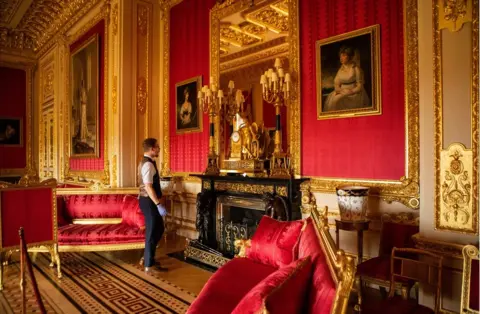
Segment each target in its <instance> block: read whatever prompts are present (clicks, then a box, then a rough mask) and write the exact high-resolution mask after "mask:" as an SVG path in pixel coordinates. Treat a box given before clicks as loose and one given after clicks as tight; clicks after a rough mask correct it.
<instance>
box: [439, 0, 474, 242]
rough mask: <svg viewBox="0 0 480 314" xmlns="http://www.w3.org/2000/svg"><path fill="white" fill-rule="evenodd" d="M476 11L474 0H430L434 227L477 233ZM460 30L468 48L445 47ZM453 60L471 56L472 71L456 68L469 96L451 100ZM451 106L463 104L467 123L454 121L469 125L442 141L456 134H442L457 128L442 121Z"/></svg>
mask: <svg viewBox="0 0 480 314" xmlns="http://www.w3.org/2000/svg"><path fill="white" fill-rule="evenodd" d="M478 11H479V1H478V0H458V1H443V0H435V1H433V30H434V32H433V36H434V38H433V39H434V40H433V43H434V46H433V53H434V119H435V143H434V144H435V165H434V166H435V206H434V208H435V209H434V210H435V228H436V229H437V230H445V231H453V232H461V233H471V234H478V201H479V199H478V193H479V192H478V166H479V165H478V163H479V159H478V153H479V151H478V148H479V147H478V134H479V133H478V124H479V121H478V119H479V117H478V109H479V108H478V88H479V78H478V61H479V59H478V57H479V47H478V35H479V33H478V18H479V16H478V15H479V14H478ZM467 25H468V26H467ZM465 31H469V32H470V34H469V36H468V37H467V38H468V40H470V42H468V43H465V45H466V47H472V48H473V49H472V51H471V52H470V49H467V50H468V51H465V49H458V48H459V47H448V46H451V45H448V46H447V45H446V43H447V42H450V41H451V40H452V37H453V36H465ZM461 32H463V33H461ZM452 33H453V34H452ZM446 39H448V40H449V41H447V40H446ZM463 41H464V40H463ZM463 41H461V42H460V44H462V42H463ZM460 48H461V47H460ZM449 49H450V50H449ZM458 58H469V59H470V60H471V61H470V62H469V64H471V66H472V69H471V71H461V73H460V74H461V75H460V74H459V75H460V76H459V77H458V78H457V79H456V81H460V82H462V84H463V83H465V84H468V85H470V89H469V91H470V95H469V96H470V97H463V98H460V99H459V98H456V99H457V101H454V102H453V101H452V100H451V98H448V97H445V95H447V93H451V92H453V91H457V89H456V88H455V85H453V83H452V81H451V80H448V79H447V78H446V77H445V73H444V71H443V68H444V66H445V65H446V64H449V63H451V62H453V63H455V62H456V59H458ZM455 108H461V110H464V109H466V108H468V111H469V112H470V114H469V115H470V118H469V119H468V120H467V121H463V120H465V119H462V121H456V123H457V124H458V123H461V124H463V125H464V124H468V127H469V129H470V135H471V136H470V137H466V138H470V142H469V143H466V142H465V143H458V142H453V143H449V142H447V141H446V140H449V139H452V138H455V137H452V136H450V134H449V133H447V132H458V130H456V129H455V128H446V127H445V126H446V125H447V124H446V123H445V121H446V119H450V118H451V117H450V116H447V114H448V113H449V112H451V111H452V110H455ZM459 110H460V109H459ZM451 115H453V114H451ZM462 116H465V115H462Z"/></svg>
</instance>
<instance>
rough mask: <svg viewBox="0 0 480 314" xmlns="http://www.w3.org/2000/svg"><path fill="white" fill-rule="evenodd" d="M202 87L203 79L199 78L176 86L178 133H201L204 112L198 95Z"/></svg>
mask: <svg viewBox="0 0 480 314" xmlns="http://www.w3.org/2000/svg"><path fill="white" fill-rule="evenodd" d="M201 87H202V77H201V76H197V77H194V78H191V79H188V80H185V81H182V82H179V83H177V84H175V103H176V111H175V116H176V119H175V121H176V131H177V132H176V133H177V134H181V133H191V132H201V131H202V130H203V129H202V120H203V119H202V110H201V108H200V107H199V103H198V98H197V93H198V91H199V90H200V89H201Z"/></svg>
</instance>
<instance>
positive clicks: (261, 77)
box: [260, 74, 267, 85]
mask: <svg viewBox="0 0 480 314" xmlns="http://www.w3.org/2000/svg"><path fill="white" fill-rule="evenodd" d="M266 82H267V79H266V78H265V75H263V74H262V76H260V84H262V85H263V84H265V83H266Z"/></svg>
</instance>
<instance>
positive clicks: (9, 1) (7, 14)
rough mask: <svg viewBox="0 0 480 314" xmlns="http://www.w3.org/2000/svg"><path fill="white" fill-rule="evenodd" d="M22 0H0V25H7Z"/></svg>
mask: <svg viewBox="0 0 480 314" xmlns="http://www.w3.org/2000/svg"><path fill="white" fill-rule="evenodd" d="M21 3H22V0H0V25H9V24H10V23H11V22H12V19H13V17H14V16H15V13H17V10H18V8H19V7H20V4H21Z"/></svg>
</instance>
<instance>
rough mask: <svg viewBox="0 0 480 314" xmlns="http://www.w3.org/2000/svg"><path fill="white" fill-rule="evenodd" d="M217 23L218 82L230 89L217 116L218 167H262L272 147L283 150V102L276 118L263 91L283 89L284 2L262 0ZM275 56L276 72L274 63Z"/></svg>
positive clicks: (285, 55)
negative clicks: (220, 118)
mask: <svg viewBox="0 0 480 314" xmlns="http://www.w3.org/2000/svg"><path fill="white" fill-rule="evenodd" d="M219 25H220V32H219V38H218V40H219V56H220V57H219V60H218V63H219V64H218V66H219V69H220V77H219V85H220V86H221V87H222V88H224V89H226V88H227V87H228V91H227V92H228V93H231V94H232V97H231V102H230V106H229V105H228V104H227V105H226V106H225V108H224V110H223V111H224V114H223V117H222V118H223V119H222V121H221V132H220V134H221V135H220V136H221V138H220V147H221V157H222V158H221V159H222V160H223V162H222V167H221V168H222V171H223V172H266V171H267V170H268V169H269V168H270V165H269V164H270V161H271V159H272V157H273V155H274V153H277V155H278V153H279V152H280V151H281V152H282V153H286V152H287V151H288V130H287V128H288V123H287V108H286V106H284V105H283V106H279V109H278V113H280V115H279V118H277V113H276V108H275V102H274V101H273V103H269V102H267V101H266V100H265V99H267V97H265V93H266V92H268V91H270V92H273V91H274V90H276V91H278V92H281V93H282V95H283V92H286V83H285V73H288V72H289V68H290V67H289V58H288V42H287V38H288V28H289V26H288V3H287V1H286V0H283V1H263V2H260V3H258V4H256V5H255V6H253V7H248V8H246V9H245V10H241V11H240V12H235V13H233V14H231V15H229V16H226V17H223V18H221V19H220V23H219ZM279 62H280V63H281V68H282V70H281V71H280V72H278V71H277V70H278V68H276V67H275V65H278V63H279ZM272 73H273V75H272ZM262 75H263V76H264V78H263V80H264V82H263V83H265V84H261V78H262ZM280 76H281V77H280ZM284 85H285V86H284ZM233 94H234V96H233ZM282 98H283V97H282ZM270 101H272V98H271V97H270ZM232 103H233V105H232ZM277 119H279V120H280V121H279V127H278V128H279V132H278V133H279V134H278V135H277V136H275V130H276V127H277V121H276V120H277ZM275 142H277V148H275ZM279 143H280V144H279ZM239 161H242V162H241V165H242V166H241V167H239ZM285 166H287V165H286V163H285ZM249 167H251V169H249Z"/></svg>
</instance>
